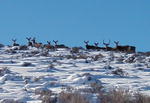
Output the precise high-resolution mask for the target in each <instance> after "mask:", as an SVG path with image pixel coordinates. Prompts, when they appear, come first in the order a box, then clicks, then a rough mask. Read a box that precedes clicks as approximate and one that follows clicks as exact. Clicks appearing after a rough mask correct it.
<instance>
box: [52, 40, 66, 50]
mask: <svg viewBox="0 0 150 103" xmlns="http://www.w3.org/2000/svg"><path fill="white" fill-rule="evenodd" d="M53 42H54V44H55V48H68V47H67V46H65V45H64V44H59V45H58V40H56V41H55V40H53Z"/></svg>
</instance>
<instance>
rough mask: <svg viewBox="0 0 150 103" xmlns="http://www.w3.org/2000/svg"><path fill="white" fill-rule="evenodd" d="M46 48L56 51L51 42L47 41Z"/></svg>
mask: <svg viewBox="0 0 150 103" xmlns="http://www.w3.org/2000/svg"><path fill="white" fill-rule="evenodd" d="M44 48H46V49H54V48H55V47H54V46H53V45H51V42H50V41H47V44H45V45H44Z"/></svg>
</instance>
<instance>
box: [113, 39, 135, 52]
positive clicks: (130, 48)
mask: <svg viewBox="0 0 150 103" xmlns="http://www.w3.org/2000/svg"><path fill="white" fill-rule="evenodd" d="M114 43H115V44H116V48H115V50H117V51H121V52H136V47H135V46H129V45H125V46H121V45H119V41H114Z"/></svg>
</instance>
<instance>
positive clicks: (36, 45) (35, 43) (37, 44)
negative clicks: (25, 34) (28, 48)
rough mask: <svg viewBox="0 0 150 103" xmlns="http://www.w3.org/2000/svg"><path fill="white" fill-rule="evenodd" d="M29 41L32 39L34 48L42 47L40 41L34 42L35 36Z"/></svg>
mask: <svg viewBox="0 0 150 103" xmlns="http://www.w3.org/2000/svg"><path fill="white" fill-rule="evenodd" d="M31 41H32V43H33V46H34V47H36V48H40V47H42V43H38V42H36V38H35V37H34V38H33V39H32V40H31Z"/></svg>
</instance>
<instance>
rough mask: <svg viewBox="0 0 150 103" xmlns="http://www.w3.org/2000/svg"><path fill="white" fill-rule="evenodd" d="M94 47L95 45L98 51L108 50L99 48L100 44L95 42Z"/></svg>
mask: <svg viewBox="0 0 150 103" xmlns="http://www.w3.org/2000/svg"><path fill="white" fill-rule="evenodd" d="M94 45H95V48H96V49H97V50H106V48H104V47H99V46H98V45H99V43H98V42H95V43H94Z"/></svg>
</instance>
